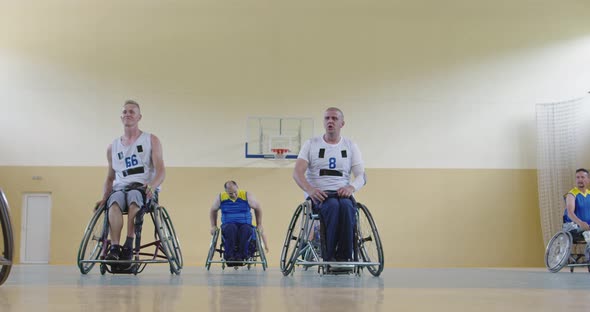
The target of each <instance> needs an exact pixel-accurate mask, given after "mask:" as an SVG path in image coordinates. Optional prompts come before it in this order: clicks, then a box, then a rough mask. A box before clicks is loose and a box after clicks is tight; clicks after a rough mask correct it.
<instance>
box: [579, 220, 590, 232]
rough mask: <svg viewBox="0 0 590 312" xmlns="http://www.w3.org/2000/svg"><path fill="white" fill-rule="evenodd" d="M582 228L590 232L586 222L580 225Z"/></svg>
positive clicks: (589, 226)
mask: <svg viewBox="0 0 590 312" xmlns="http://www.w3.org/2000/svg"><path fill="white" fill-rule="evenodd" d="M580 228H582V230H584V231H590V225H588V223H586V222H584V221H582V224H580Z"/></svg>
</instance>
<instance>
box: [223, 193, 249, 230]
mask: <svg viewBox="0 0 590 312" xmlns="http://www.w3.org/2000/svg"><path fill="white" fill-rule="evenodd" d="M219 199H220V201H221V204H220V206H219V207H220V209H221V223H222V224H226V223H247V224H252V214H251V213H250V205H249V204H248V195H247V193H246V191H244V190H238V196H237V198H236V200H232V199H231V198H230V197H229V194H227V192H223V193H221V194H219Z"/></svg>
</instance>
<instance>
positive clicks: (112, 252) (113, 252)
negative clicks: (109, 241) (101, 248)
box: [106, 245, 121, 260]
mask: <svg viewBox="0 0 590 312" xmlns="http://www.w3.org/2000/svg"><path fill="white" fill-rule="evenodd" d="M119 258H121V246H119V245H112V246H111V248H110V249H109V253H108V254H107V257H106V260H119Z"/></svg>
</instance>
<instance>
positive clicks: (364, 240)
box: [357, 203, 384, 276]
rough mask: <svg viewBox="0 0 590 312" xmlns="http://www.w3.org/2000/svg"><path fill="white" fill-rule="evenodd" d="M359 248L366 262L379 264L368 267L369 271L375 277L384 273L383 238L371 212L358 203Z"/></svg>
mask: <svg viewBox="0 0 590 312" xmlns="http://www.w3.org/2000/svg"><path fill="white" fill-rule="evenodd" d="M357 206H358V219H357V230H358V233H359V235H358V246H359V250H360V256H361V257H362V259H363V261H365V262H378V263H379V265H371V266H367V269H368V270H369V272H370V273H371V274H372V275H373V276H379V275H380V274H381V272H382V271H383V263H384V259H383V246H382V245H381V238H380V237H379V232H378V231H377V226H376V225H375V221H374V220H373V216H372V215H371V212H370V211H369V209H368V208H367V206H365V205H363V204H361V203H358V204H357Z"/></svg>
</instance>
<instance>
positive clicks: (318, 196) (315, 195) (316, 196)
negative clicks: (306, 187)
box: [307, 188, 328, 203]
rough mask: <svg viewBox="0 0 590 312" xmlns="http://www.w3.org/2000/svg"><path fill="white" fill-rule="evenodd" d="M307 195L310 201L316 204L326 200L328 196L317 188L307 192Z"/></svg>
mask: <svg viewBox="0 0 590 312" xmlns="http://www.w3.org/2000/svg"><path fill="white" fill-rule="evenodd" d="M307 195H309V197H311V199H312V200H313V201H314V202H316V203H321V202H323V201H324V200H325V199H326V198H328V195H327V194H326V193H324V192H323V191H322V190H320V189H317V188H314V189H312V190H311V191H310V192H307Z"/></svg>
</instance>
